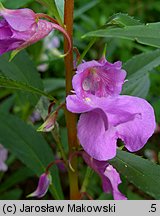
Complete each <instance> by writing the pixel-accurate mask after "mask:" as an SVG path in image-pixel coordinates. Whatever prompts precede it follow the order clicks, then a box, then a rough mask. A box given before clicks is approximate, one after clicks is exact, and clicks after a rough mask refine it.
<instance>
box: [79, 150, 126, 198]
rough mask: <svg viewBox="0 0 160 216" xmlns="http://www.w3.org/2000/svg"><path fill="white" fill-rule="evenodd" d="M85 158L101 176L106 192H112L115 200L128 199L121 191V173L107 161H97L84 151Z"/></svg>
mask: <svg viewBox="0 0 160 216" xmlns="http://www.w3.org/2000/svg"><path fill="white" fill-rule="evenodd" d="M83 159H84V160H85V162H86V163H87V164H88V166H90V167H91V168H92V169H93V170H94V171H95V172H96V173H97V174H98V175H99V176H100V177H101V180H102V187H103V191H104V192H105V193H112V194H113V197H114V199H115V200H126V197H125V196H124V195H123V194H122V193H121V192H120V191H119V189H118V185H119V184H121V179H120V176H119V173H118V172H117V171H116V169H114V168H113V166H111V165H110V164H109V163H107V162H106V161H97V160H95V159H93V158H91V157H90V156H89V155H88V154H87V153H86V152H83Z"/></svg>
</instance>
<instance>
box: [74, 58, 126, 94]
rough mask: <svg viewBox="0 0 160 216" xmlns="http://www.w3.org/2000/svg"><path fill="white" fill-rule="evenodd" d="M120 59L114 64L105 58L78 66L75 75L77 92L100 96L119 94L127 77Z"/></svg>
mask: <svg viewBox="0 0 160 216" xmlns="http://www.w3.org/2000/svg"><path fill="white" fill-rule="evenodd" d="M121 67H122V64H121V62H120V61H118V62H115V63H114V64H112V63H110V62H107V61H106V60H105V59H101V60H99V61H95V60H92V61H89V62H84V63H82V64H80V65H79V66H78V67H77V71H76V75H75V76H74V77H73V81H72V84H73V88H74V90H75V92H76V94H80V95H83V96H86V97H87V95H88V96H89V95H90V94H92V95H95V96H98V97H107V96H109V95H111V96H115V95H119V94H120V92H121V90H122V85H123V83H124V79H125V77H126V72H125V71H124V70H123V69H122V68H121Z"/></svg>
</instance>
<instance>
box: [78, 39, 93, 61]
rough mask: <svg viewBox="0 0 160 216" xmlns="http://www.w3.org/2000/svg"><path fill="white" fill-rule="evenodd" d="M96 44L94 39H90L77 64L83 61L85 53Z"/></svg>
mask: <svg viewBox="0 0 160 216" xmlns="http://www.w3.org/2000/svg"><path fill="white" fill-rule="evenodd" d="M95 42H96V38H92V40H91V41H90V42H89V44H88V45H87V47H86V48H85V50H84V51H83V53H82V54H81V57H80V58H79V60H78V64H80V63H81V61H82V60H83V59H84V57H85V55H86V54H87V52H88V51H89V50H90V48H91V47H92V46H93V44H94V43H95Z"/></svg>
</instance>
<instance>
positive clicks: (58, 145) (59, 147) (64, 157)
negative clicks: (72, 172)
mask: <svg viewBox="0 0 160 216" xmlns="http://www.w3.org/2000/svg"><path fill="white" fill-rule="evenodd" d="M51 133H52V136H53V137H54V139H55V141H56V144H57V147H58V149H59V151H60V153H61V156H62V158H63V160H64V162H65V163H66V164H67V157H66V154H65V152H64V149H63V146H62V143H61V140H60V137H59V134H58V133H56V134H55V133H54V131H53V130H52V131H51Z"/></svg>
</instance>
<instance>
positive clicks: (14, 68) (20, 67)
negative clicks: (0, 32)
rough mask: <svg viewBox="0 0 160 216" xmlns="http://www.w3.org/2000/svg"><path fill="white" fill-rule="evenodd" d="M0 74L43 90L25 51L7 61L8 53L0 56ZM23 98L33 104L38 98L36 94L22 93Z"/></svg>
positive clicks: (36, 72) (38, 76)
mask: <svg viewBox="0 0 160 216" xmlns="http://www.w3.org/2000/svg"><path fill="white" fill-rule="evenodd" d="M0 75H1V76H3V77H7V78H8V79H11V80H15V81H18V82H23V83H26V85H28V86H32V87H34V88H36V89H39V90H41V91H43V83H42V80H41V79H40V75H39V74H38V71H37V70H36V67H35V65H34V63H33V62H32V61H31V59H30V57H29V55H28V54H27V52H26V51H22V52H20V53H19V54H18V55H17V56H16V57H15V58H14V59H13V61H12V62H9V54H8V53H6V54H4V55H2V56H0ZM23 98H24V99H25V100H26V101H29V102H30V103H31V104H32V105H33V106H34V105H35V104H36V103H37V102H38V100H39V96H38V95H36V94H31V93H25V94H23Z"/></svg>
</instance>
